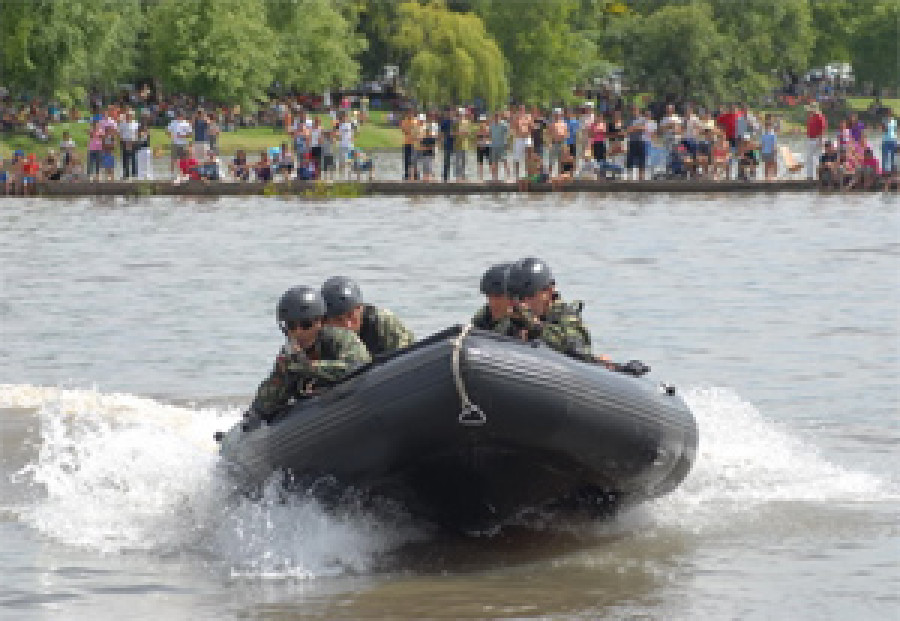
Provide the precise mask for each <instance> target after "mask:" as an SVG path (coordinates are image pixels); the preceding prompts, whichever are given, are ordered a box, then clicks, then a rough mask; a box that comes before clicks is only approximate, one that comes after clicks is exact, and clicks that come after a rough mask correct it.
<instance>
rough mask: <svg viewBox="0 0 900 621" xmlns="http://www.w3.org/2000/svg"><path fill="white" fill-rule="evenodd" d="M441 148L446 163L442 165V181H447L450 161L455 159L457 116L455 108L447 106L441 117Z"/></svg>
mask: <svg viewBox="0 0 900 621" xmlns="http://www.w3.org/2000/svg"><path fill="white" fill-rule="evenodd" d="M440 131H441V148H442V149H443V152H444V154H443V155H444V158H443V159H444V165H443V166H442V167H441V181H443V182H444V183H447V181H448V180H449V179H450V163H451V162H452V160H453V152H454V150H455V149H456V118H455V117H454V115H453V109H452V108H447V111H446V112H445V113H444V115H443V117H441V122H440Z"/></svg>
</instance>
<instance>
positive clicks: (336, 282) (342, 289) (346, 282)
mask: <svg viewBox="0 0 900 621" xmlns="http://www.w3.org/2000/svg"><path fill="white" fill-rule="evenodd" d="M322 297H323V298H324V299H325V305H326V307H327V312H326V314H327V315H328V316H329V317H337V316H338V315H343V314H344V313H349V312H350V311H352V310H353V309H354V308H356V307H357V306H359V305H360V304H362V303H363V298H362V292H361V291H360V290H359V285H357V284H356V281H354V280H351V279H349V278H346V277H344V276H332V277H331V278H329V279H328V280H326V281H325V284H323V285H322Z"/></svg>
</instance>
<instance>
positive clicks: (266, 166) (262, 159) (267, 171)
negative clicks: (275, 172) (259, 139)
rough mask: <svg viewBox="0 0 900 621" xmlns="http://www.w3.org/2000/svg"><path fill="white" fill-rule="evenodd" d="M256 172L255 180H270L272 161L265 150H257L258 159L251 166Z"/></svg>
mask: <svg viewBox="0 0 900 621" xmlns="http://www.w3.org/2000/svg"><path fill="white" fill-rule="evenodd" d="M253 170H254V172H256V180H257V181H264V182H269V181H271V180H272V162H271V161H270V160H269V153H268V152H267V151H265V150H263V151H260V152H259V161H258V162H257V163H256V164H255V165H254V166H253Z"/></svg>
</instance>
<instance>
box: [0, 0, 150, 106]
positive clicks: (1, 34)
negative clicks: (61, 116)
mask: <svg viewBox="0 0 900 621" xmlns="http://www.w3.org/2000/svg"><path fill="white" fill-rule="evenodd" d="M140 17H141V16H140V9H139V5H138V2H137V0H68V1H66V2H59V1H57V0H30V1H28V2H24V1H8V0H4V1H0V82H2V83H3V84H4V85H5V86H11V87H14V88H16V89H18V90H21V91H25V92H30V93H32V94H36V95H40V96H44V97H51V98H55V99H57V100H58V101H59V102H60V103H63V104H70V103H74V102H76V101H81V100H83V99H84V98H85V95H86V93H87V90H88V89H90V88H101V89H109V88H113V87H114V86H115V84H116V83H117V82H119V81H121V80H123V79H125V78H127V77H128V76H129V75H130V73H131V71H132V68H133V64H134V55H135V40H136V37H137V29H138V25H139V24H140Z"/></svg>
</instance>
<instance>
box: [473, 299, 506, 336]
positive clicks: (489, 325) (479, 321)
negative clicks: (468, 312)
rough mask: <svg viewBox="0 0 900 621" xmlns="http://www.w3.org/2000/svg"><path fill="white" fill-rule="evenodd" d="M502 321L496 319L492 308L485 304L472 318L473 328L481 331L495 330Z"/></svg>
mask: <svg viewBox="0 0 900 621" xmlns="http://www.w3.org/2000/svg"><path fill="white" fill-rule="evenodd" d="M500 321H501V320H500V319H494V317H493V315H491V307H490V306H488V305H487V304H485V305H484V306H482V307H481V308H479V309H478V312H477V313H475V315H474V316H473V317H472V320H471V324H472V327H473V328H478V329H479V330H494V329H496V327H497V324H499V323H500Z"/></svg>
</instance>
